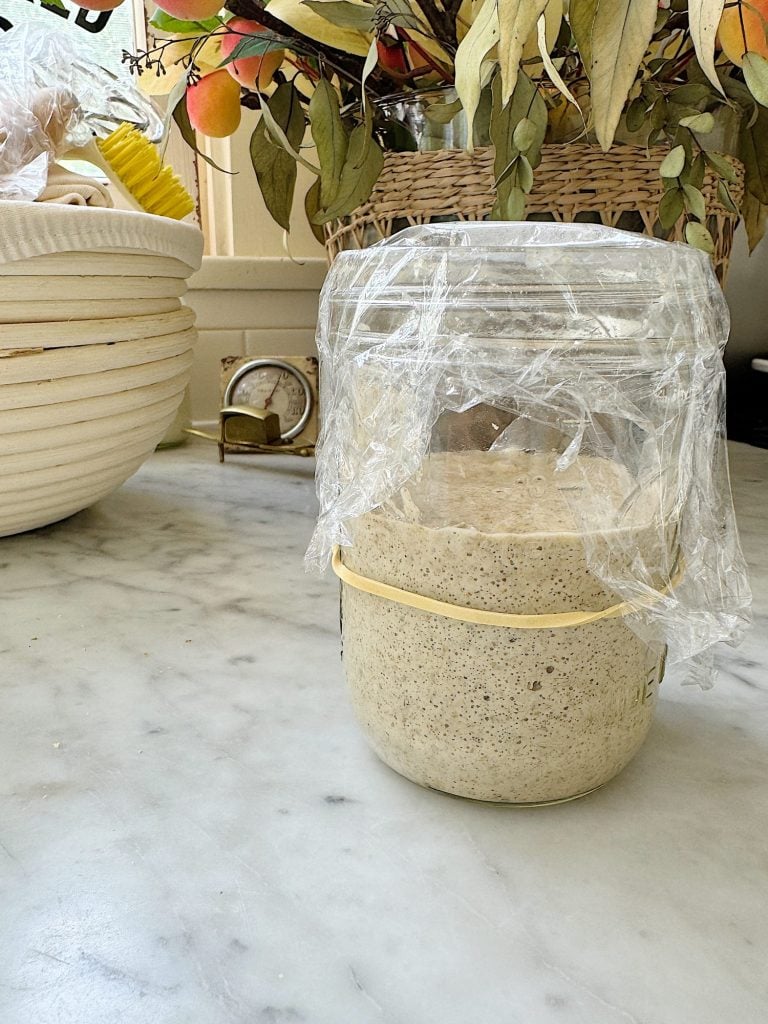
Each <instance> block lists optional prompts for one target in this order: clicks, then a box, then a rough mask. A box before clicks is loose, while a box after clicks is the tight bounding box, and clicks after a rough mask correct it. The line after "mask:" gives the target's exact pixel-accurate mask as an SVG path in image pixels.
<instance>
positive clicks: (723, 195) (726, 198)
mask: <svg viewBox="0 0 768 1024" xmlns="http://www.w3.org/2000/svg"><path fill="white" fill-rule="evenodd" d="M717 198H718V199H719V200H720V202H721V203H722V204H723V206H724V207H725V208H726V210H730V211H731V213H736V214H738V212H739V208H738V206H737V205H736V203H734V201H733V196H732V195H731V192H730V189H729V188H728V185H727V184H726V183H725V182H724V181H718V183H717Z"/></svg>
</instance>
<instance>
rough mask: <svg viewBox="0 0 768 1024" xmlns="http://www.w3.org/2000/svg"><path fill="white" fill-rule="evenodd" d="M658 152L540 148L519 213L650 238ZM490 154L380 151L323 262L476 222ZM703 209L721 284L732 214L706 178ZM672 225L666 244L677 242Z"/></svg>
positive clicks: (489, 198) (487, 184) (740, 182)
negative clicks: (374, 173) (432, 228)
mask: <svg viewBox="0 0 768 1024" xmlns="http://www.w3.org/2000/svg"><path fill="white" fill-rule="evenodd" d="M666 153H667V150H666V149H662V148H659V149H655V150H650V151H648V150H646V149H641V148H638V147H636V146H627V145H617V146H614V147H613V148H612V149H611V150H610V152H608V153H603V152H602V150H600V149H598V148H597V147H596V146H590V145H585V144H579V143H568V144H567V145H548V146H545V147H544V148H543V150H542V160H541V164H540V165H539V167H538V168H537V170H536V180H535V184H534V187H533V191H532V192H531V194H530V196H529V197H528V204H527V214H528V217H529V219H530V218H534V219H535V218H539V219H541V217H542V215H545V216H547V218H548V219H554V220H557V221H572V220H588V221H593V222H599V223H602V224H605V225H606V226H609V227H618V228H626V229H628V230H636V231H642V232H643V233H645V234H649V235H652V234H653V226H654V223H655V222H656V217H657V210H658V203H659V199H660V196H661V192H662V186H661V179H660V177H659V166H660V164H661V161H662V160H663V158H664V156H665V155H666ZM731 162H732V164H733V166H734V169H735V171H736V181H735V182H734V184H732V185H731V186H730V189H731V195H732V196H733V198H734V200H735V201H736V203H738V202H739V201H740V200H741V196H742V193H743V188H744V169H743V167H742V166H741V164H739V163H738V162H737V161H731ZM493 180H494V176H493V150H492V149H490V148H484V149H477V150H475V152H474V153H467V152H466V151H464V150H447V149H446V150H437V151H435V152H427V153H388V154H387V155H386V157H385V160H384V167H383V169H382V172H381V175H380V177H379V180H378V181H377V183H376V186H375V188H374V190H373V193H372V195H371V198H370V200H369V201H368V202H367V203H365V204H364V205H363V206H361V207H359V209H357V210H356V211H355V212H354V213H353V214H351V215H350V216H349V217H346V218H344V219H343V220H339V221H334V222H332V223H330V224H328V225H326V250H327V253H328V260H329V262H331V261H332V260H333V259H334V257H335V256H336V255H337V253H339V252H341V251H342V250H343V249H360V248H363V247H365V246H367V245H370V244H371V243H373V242H376V241H379V239H381V238H388V237H389V236H390V235H392V234H394V233H395V232H396V231H399V230H400V229H401V228H404V227H408V226H409V225H413V224H424V223H429V222H430V221H437V220H482V219H484V218H486V217H487V216H488V214H489V213H490V211H491V207H492V206H493V202H494V190H493ZM702 191H703V193H704V198H705V201H706V204H707V209H708V211H709V216H708V218H707V227H708V228H709V230H710V233H711V234H712V238H713V239H714V242H715V255H714V263H715V270H716V272H717V276H718V278H719V279H720V281H721V283H722V282H723V281H724V280H725V276H726V273H727V270H728V260H729V257H730V253H731V246H732V244H733V233H734V230H735V228H736V225H737V223H738V216H737V215H736V214H735V213H732V212H730V211H729V210H727V209H726V208H725V207H724V206H723V205H722V204H721V203H720V201H719V199H718V196H717V182H716V180H715V179H714V178H713V176H712V175H711V174H709V173H708V174H707V176H706V178H705V181H704V186H703V189H702ZM682 233H683V223H682V221H681V222H678V224H677V226H676V227H675V230H674V232H673V234H672V235H671V236H670V237H671V238H672V239H673V240H675V241H679V240H681V238H682Z"/></svg>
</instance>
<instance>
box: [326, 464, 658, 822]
mask: <svg viewBox="0 0 768 1024" xmlns="http://www.w3.org/2000/svg"><path fill="white" fill-rule="evenodd" d="M585 479H586V480H587V481H588V483H587V484H586V485H585ZM585 486H586V487H587V493H589V494H590V495H594V497H595V499H596V501H597V502H598V503H599V502H600V501H604V502H605V503H606V504H607V505H608V506H611V507H617V506H619V505H621V503H622V498H623V497H624V496H625V495H627V494H628V493H630V491H631V487H630V484H629V478H628V476H627V475H626V474H625V473H624V471H623V470H622V469H621V467H618V466H617V465H615V464H614V463H611V462H608V461H607V460H601V459H593V458H589V457H584V456H580V457H579V458H577V459H576V460H575V463H574V464H573V465H572V466H570V467H569V468H568V469H567V470H565V471H564V472H559V473H555V471H554V456H550V455H545V454H533V455H529V454H526V453H522V452H514V453H508V452H505V453H490V452H466V453H446V454H442V455H433V456H431V457H430V459H428V460H427V462H426V463H425V469H424V471H423V472H422V475H421V478H420V479H419V480H417V481H412V482H411V483H409V484H408V485H407V486H406V488H404V489H403V491H401V492H400V494H399V495H397V497H396V499H395V500H394V501H392V502H390V503H388V504H387V505H386V506H384V507H382V508H380V509H377V510H375V511H373V512H370V513H367V514H366V515H363V516H361V517H360V518H358V519H357V520H355V521H354V522H353V524H352V525H351V532H352V537H353V540H354V545H353V546H352V547H350V548H345V550H344V561H345V563H346V564H347V565H348V566H349V567H350V568H351V569H353V570H355V571H356V572H358V573H361V574H362V575H365V576H368V577H371V578H373V579H376V580H380V581H382V582H384V583H389V584H391V585H394V586H397V587H401V588H402V589H404V590H410V591H413V592H416V593H419V594H423V595H425V596H427V597H431V598H436V599H438V600H442V601H448V602H451V603H453V604H460V605H466V606H469V607H473V608H483V609H489V610H493V611H504V612H514V613H521V614H542V613H551V612H566V611H586V610H594V609H602V608H607V607H610V606H611V605H612V604H615V603H617V601H618V599H617V598H616V597H615V595H611V594H609V593H608V592H606V590H605V588H604V587H603V585H602V584H601V583H600V581H599V580H598V579H597V578H596V577H595V576H594V574H593V573H592V572H591V571H590V569H589V567H588V565H587V557H586V554H585V546H584V540H583V536H582V535H581V534H580V533H579V532H578V530H577V526H576V522H575V517H574V514H573V512H572V511H571V509H572V500H569V496H572V495H573V494H574V493H578V489H579V488H584V487H585ZM628 505H629V511H628V512H627V513H626V515H625V517H624V519H623V520H622V524H623V525H622V527H621V529H620V530H614V532H613V533H612V534H610V535H608V536H609V540H608V541H606V540H604V539H596V541H595V543H596V544H598V545H599V544H603V545H605V546H606V549H607V546H608V545H610V548H611V551H612V552H613V557H614V559H618V564H630V563H631V558H632V555H633V553H634V552H637V550H638V548H640V550H641V551H642V553H643V559H644V561H645V562H646V564H652V556H653V550H652V546H653V545H656V546H657V547H658V544H659V540H658V534H659V528H658V525H657V526H656V528H655V529H654V527H653V522H654V514H656V522H657V523H658V510H657V509H654V507H653V504H652V496H649V495H644V496H643V497H642V498H641V499H640V501H638V500H635V501H634V502H633V501H630V502H629V503H628ZM616 552H619V554H616ZM622 559H624V560H625V561H624V562H623V563H622ZM614 564H617V563H616V562H614ZM342 613H343V644H344V665H345V671H346V676H347V681H348V685H349V688H350V691H351V696H352V701H353V704H354V707H355V711H356V713H357V716H358V718H359V720H360V722H361V724H362V726H363V728H364V729H365V732H366V734H367V736H368V738H369V740H370V742H371V744H372V746H373V748H374V750H375V751H376V753H377V754H378V755H379V757H380V758H381V759H382V760H383V761H384V762H386V764H388V765H390V767H392V768H394V769H395V770H396V771H398V772H400V773H401V774H403V775H405V776H407V777H408V778H409V779H412V780H413V781H415V782H418V783H420V784H421V785H423V786H428V787H430V788H433V789H438V790H443V791H445V792H448V793H454V794H457V795H460V796H465V797H473V798H475V799H478V800H493V801H506V802H513V803H536V802H546V801H556V800H564V799H569V798H571V797H574V796H579V795H582V794H584V793H587V792H589V791H590V790H592V789H595V788H596V787H598V786H600V785H602V784H603V783H605V782H607V781H608V780H609V779H610V778H612V777H613V776H614V775H616V773H617V772H619V771H620V770H621V769H622V768H623V767H624V766H625V765H626V764H627V762H628V761H629V760H630V759H631V758H632V756H633V755H634V754H635V752H636V751H637V750H638V748H639V747H640V745H641V743H642V742H643V739H644V738H645V735H646V733H647V731H648V728H649V726H650V722H651V717H652V714H653V705H654V697H655V692H656V688H657V686H658V683H659V681H660V676H661V672H662V666H663V659H662V657H661V654H660V652H659V651H658V650H656V651H652V650H651V649H649V648H648V647H647V646H646V644H645V643H644V642H643V641H641V640H640V639H639V638H638V637H637V636H636V634H635V633H633V632H632V630H631V629H630V628H629V627H628V626H627V625H626V624H625V622H624V620H623V619H621V618H614V619H605V620H603V621H599V622H595V623H592V624H589V625H586V626H577V627H569V628H560V629H534V630H519V629H511V628H506V627H498V626H485V625H474V624H471V623H467V622H461V621H457V620H454V619H448V618H445V617H443V616H440V615H433V614H431V613H428V612H424V611H420V610H418V609H415V608H410V607H408V606H406V605H402V604H398V603H395V602H393V601H388V600H385V599H383V598H378V597H374V596H372V595H369V594H366V593H363V592H361V591H359V590H356V589H353V588H352V587H349V586H344V587H343V601H342Z"/></svg>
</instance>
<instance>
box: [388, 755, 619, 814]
mask: <svg viewBox="0 0 768 1024" xmlns="http://www.w3.org/2000/svg"><path fill="white" fill-rule="evenodd" d="M373 753H374V754H375V755H376V757H377V758H378V760H379V761H381V763H382V764H383V765H385V766H386V767H387V768H389V770H390V771H391V772H394V773H395V775H399V776H400V778H401V779H407V780H408V782H411V783H412V784H413V785H414V786H419V787H420V788H421V789H427V790H429V791H430V792H431V793H439V794H440V795H441V796H449V797H451V799H453V800H467V801H469V802H470V803H473V804H487V805H488V806H489V807H515V808H525V807H555V806H556V805H557V804H568V803H571V802H572V801H573V800H581V799H582V797H585V796H589V795H590V794H591V793H596V792H597V791H598V790H599V789H602V788H603V787H604V786H607V785H608V783H609V782H612V781H613V779H615V778H616V775H613V776H611V778H610V779H606V780H605V781H604V782H600V783H598V784H597V785H596V786H591V787H590V788H589V789H585V790H583V791H582V792H580V793H572V794H571V795H570V796H558V797H554V798H553V799H551V800H490V799H486V798H484V797H478V796H468V795H466V794H464V793H451V791H450V790H448V789H439V788H438V787H437V786H429V785H427V784H426V783H424V782H419V781H418V779H412V778H411V777H410V776H409V775H406V774H405V772H401V771H399V770H398V769H397V768H394V767H393V766H392V765H391V764H389V763H388V762H387V761H385V760H384V758H383V757H382V756H381V755H380V754H379V753H378V751H376V750H375V749H374V751H373ZM616 774H617V775H618V774H620V771H619V772H617V773H616Z"/></svg>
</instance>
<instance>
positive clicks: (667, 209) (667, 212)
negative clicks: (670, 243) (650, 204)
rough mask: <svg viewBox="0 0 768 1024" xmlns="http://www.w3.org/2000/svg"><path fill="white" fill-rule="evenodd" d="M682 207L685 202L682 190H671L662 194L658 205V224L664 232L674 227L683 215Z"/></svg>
mask: <svg viewBox="0 0 768 1024" xmlns="http://www.w3.org/2000/svg"><path fill="white" fill-rule="evenodd" d="M684 207H685V202H684V200H683V190H682V189H680V188H671V189H670V190H669V191H668V192H665V193H664V195H663V196H662V197H661V202H660V203H659V223H660V224H661V226H662V227H663V228H664V229H665V231H668V230H669V229H670V228H672V227H674V226H675V224H676V223H677V221H678V220H679V218H680V217H681V215H682V213H683V209H684Z"/></svg>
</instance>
